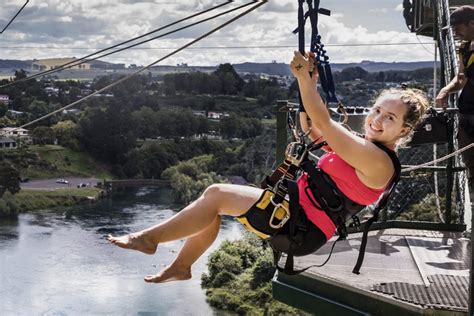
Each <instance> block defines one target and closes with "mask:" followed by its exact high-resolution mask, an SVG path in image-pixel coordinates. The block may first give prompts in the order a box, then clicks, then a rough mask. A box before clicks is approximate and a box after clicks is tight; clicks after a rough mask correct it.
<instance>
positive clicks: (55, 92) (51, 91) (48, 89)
mask: <svg viewBox="0 0 474 316" xmlns="http://www.w3.org/2000/svg"><path fill="white" fill-rule="evenodd" d="M44 91H46V93H47V94H48V95H49V96H51V95H58V93H59V89H58V88H55V87H46V88H44Z"/></svg>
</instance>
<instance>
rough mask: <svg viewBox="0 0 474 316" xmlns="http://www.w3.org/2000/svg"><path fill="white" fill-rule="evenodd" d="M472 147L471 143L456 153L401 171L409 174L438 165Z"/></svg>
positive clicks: (473, 144) (473, 145)
mask: <svg viewBox="0 0 474 316" xmlns="http://www.w3.org/2000/svg"><path fill="white" fill-rule="evenodd" d="M472 147H474V143H471V144H469V145H467V146H465V147H463V148H460V149H458V150H456V151H454V152H452V153H450V154H448V155H446V156H444V157H441V158H438V159H435V160H433V161H429V162H425V163H423V164H421V165H416V166H412V167H409V168H405V169H402V172H410V171H413V170H417V169H421V168H423V167H426V166H430V165H434V164H436V163H438V162H441V161H444V160H446V159H449V158H451V157H453V156H456V155H458V154H460V153H462V152H463V151H466V150H468V149H470V148H472Z"/></svg>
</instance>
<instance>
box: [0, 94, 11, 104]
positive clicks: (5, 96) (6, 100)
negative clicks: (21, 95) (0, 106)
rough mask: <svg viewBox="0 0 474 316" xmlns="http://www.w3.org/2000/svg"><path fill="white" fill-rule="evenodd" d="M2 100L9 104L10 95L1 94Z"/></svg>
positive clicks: (0, 98)
mask: <svg viewBox="0 0 474 316" xmlns="http://www.w3.org/2000/svg"><path fill="white" fill-rule="evenodd" d="M0 102H1V103H5V104H8V103H10V97H9V96H8V95H6V94H0Z"/></svg>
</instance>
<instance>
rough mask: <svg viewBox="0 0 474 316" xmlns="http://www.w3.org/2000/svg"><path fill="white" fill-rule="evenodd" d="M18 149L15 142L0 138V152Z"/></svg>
mask: <svg viewBox="0 0 474 316" xmlns="http://www.w3.org/2000/svg"><path fill="white" fill-rule="evenodd" d="M17 147H18V145H17V143H16V141H15V140H14V139H12V138H8V137H0V150H8V149H16V148H17Z"/></svg>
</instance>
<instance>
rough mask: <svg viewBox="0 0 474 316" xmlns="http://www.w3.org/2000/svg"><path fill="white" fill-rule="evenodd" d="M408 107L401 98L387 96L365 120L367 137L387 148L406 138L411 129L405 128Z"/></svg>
mask: <svg viewBox="0 0 474 316" xmlns="http://www.w3.org/2000/svg"><path fill="white" fill-rule="evenodd" d="M406 111H407V105H406V104H405V103H403V102H402V101H401V100H400V98H399V97H396V96H386V97H383V98H381V99H379V100H377V102H376V103H375V104H374V106H373V107H372V108H371V110H370V112H369V114H368V115H367V117H366V119H365V126H364V127H365V137H366V138H367V139H368V140H371V141H377V142H380V143H382V144H384V145H387V146H393V145H395V143H396V141H397V140H398V139H399V138H400V137H402V136H405V135H406V134H407V133H408V132H409V131H410V127H407V126H405V121H404V117H405V113H406Z"/></svg>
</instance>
